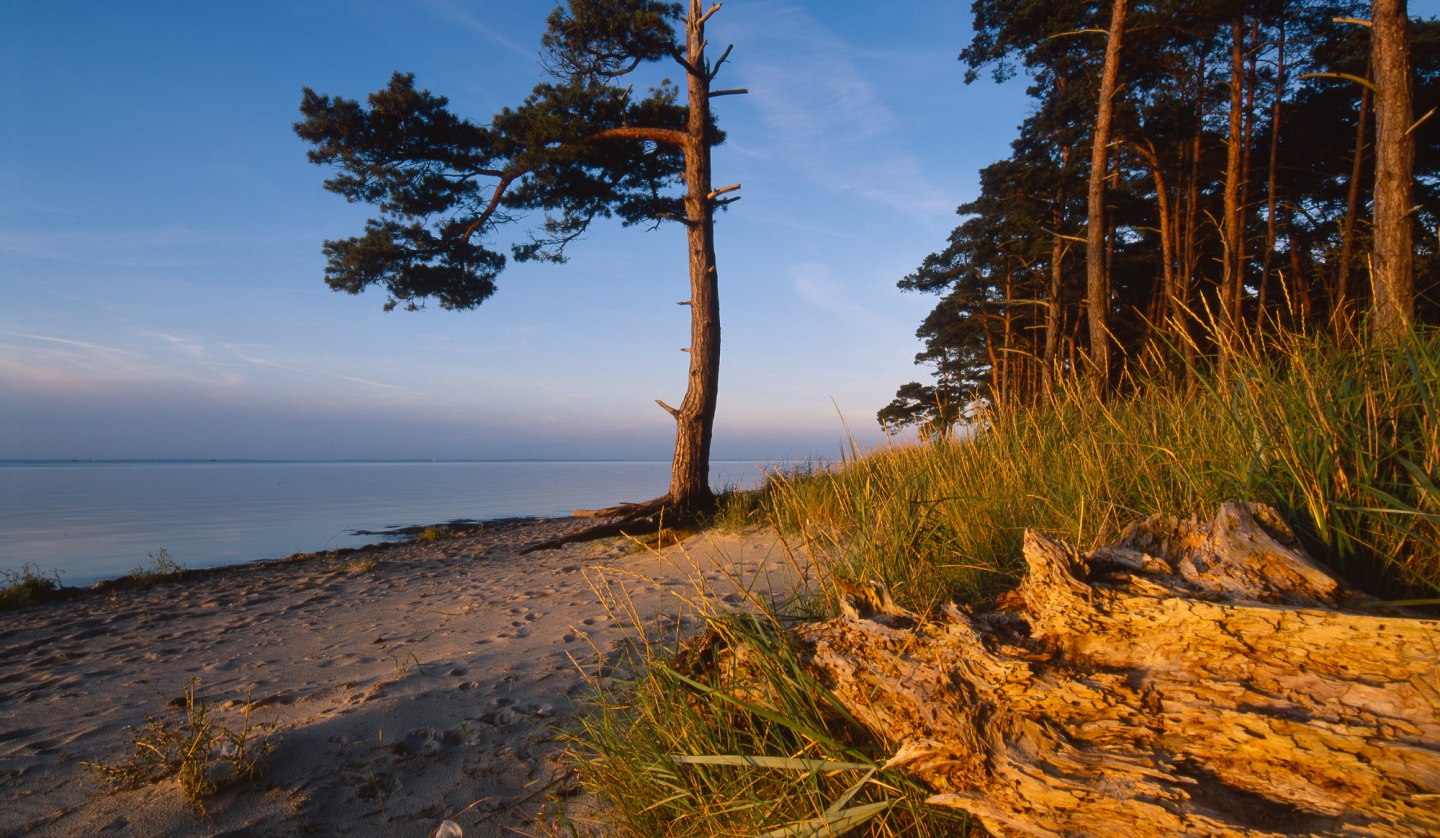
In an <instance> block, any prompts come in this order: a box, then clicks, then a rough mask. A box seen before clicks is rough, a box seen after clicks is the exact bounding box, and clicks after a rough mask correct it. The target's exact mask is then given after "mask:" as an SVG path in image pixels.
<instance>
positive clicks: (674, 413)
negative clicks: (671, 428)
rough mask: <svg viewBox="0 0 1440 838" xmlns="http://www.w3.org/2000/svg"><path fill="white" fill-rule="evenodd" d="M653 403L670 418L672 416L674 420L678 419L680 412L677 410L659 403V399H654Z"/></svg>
mask: <svg viewBox="0 0 1440 838" xmlns="http://www.w3.org/2000/svg"><path fill="white" fill-rule="evenodd" d="M655 403H656V404H658V405H660V408H661V409H662V410H664V411H665V412H666V413H668V414H670V415H671V416H674V417H675V418H676V419H679V418H680V411H678V410H676V409H675V408H673V407H671V406H670V405H668V404H666V403H664V402H662V401H660V400H659V399H656V400H655Z"/></svg>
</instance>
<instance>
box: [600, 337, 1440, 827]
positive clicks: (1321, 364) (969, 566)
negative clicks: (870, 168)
mask: <svg viewBox="0 0 1440 838" xmlns="http://www.w3.org/2000/svg"><path fill="white" fill-rule="evenodd" d="M1132 384H1133V386H1132V388H1131V394H1130V395H1129V396H1128V397H1125V398H1117V399H1114V400H1112V401H1111V402H1109V403H1100V402H1097V401H1095V400H1094V399H1092V398H1090V397H1089V394H1088V391H1087V390H1085V389H1084V388H1083V387H1081V386H1076V387H1073V388H1071V389H1066V390H1064V391H1063V392H1060V393H1059V394H1058V395H1057V396H1056V397H1055V398H1054V399H1052V400H1050V401H1049V402H1047V403H1045V404H1042V405H1040V406H1036V407H1029V408H1024V409H1013V410H1001V411H992V412H990V413H987V414H985V415H984V416H983V417H981V418H980V420H979V421H978V422H977V423H976V424H975V425H974V426H973V428H972V429H971V431H970V432H969V433H968V434H958V435H956V436H954V437H951V438H934V439H931V440H928V441H921V442H914V443H908V444H896V445H894V446H891V447H888V448H884V449H882V450H879V451H877V452H875V453H872V454H870V455H867V456H863V457H859V456H857V457H854V458H851V459H850V460H849V461H847V462H845V463H843V464H841V465H840V466H839V467H835V468H808V469H803V470H800V471H799V472H795V473H788V474H777V475H774V476H773V477H772V479H771V480H770V481H769V482H768V483H767V485H766V486H765V487H763V488H762V489H760V490H758V491H756V492H752V493H730V494H728V495H727V496H726V497H725V499H724V503H723V504H722V506H721V510H720V512H719V513H718V515H717V522H719V523H720V524H722V525H724V526H743V525H745V524H748V523H756V522H766V523H768V524H769V525H771V526H775V527H778V528H780V529H781V530H782V531H784V532H786V533H787V534H789V535H790V536H791V537H792V538H794V539H795V540H796V541H797V542H798V543H800V544H803V545H804V546H805V547H806V549H807V550H808V551H809V552H810V554H811V555H813V556H814V557H815V558H816V559H817V560H818V561H819V563H820V564H821V566H822V567H823V569H824V571H825V572H824V573H823V574H822V577H823V579H824V580H825V582H824V584H822V586H821V590H820V592H819V596H817V597H815V598H813V599H812V600H810V601H808V602H805V603H802V604H801V605H800V606H798V607H794V608H792V611H791V612H789V613H783V614H761V615H759V616H756V617H737V616H734V615H729V614H713V615H711V619H710V620H709V621H708V626H709V627H708V629H707V633H706V635H705V636H704V639H703V640H698V641H694V643H696V644H699V645H698V646H696V645H691V646H688V647H687V648H686V649H685V650H683V651H682V652H681V653H680V654H679V655H678V656H677V655H675V654H674V649H673V648H671V649H666V648H663V646H661V645H655V646H652V647H651V648H650V649H649V650H648V652H647V653H646V654H647V657H646V658H645V659H644V660H641V661H638V662H637V666H636V672H637V673H638V674H637V675H635V676H634V677H633V678H631V679H629V680H628V681H626V682H625V683H623V684H619V685H617V684H614V683H610V684H606V683H603V682H597V683H596V684H595V703H594V707H593V712H591V713H590V715H589V716H588V717H587V718H586V719H585V721H584V722H583V727H582V728H581V729H580V730H579V732H578V734H577V740H578V742H579V744H580V745H581V746H582V749H584V750H586V751H587V756H586V757H585V758H584V760H583V763H582V772H583V773H584V775H585V777H586V782H587V783H588V785H589V787H590V788H591V789H592V790H593V791H595V792H596V793H597V794H599V795H600V796H601V797H603V798H605V799H606V800H608V801H610V802H611V804H612V805H613V807H614V809H613V811H612V812H611V813H610V816H612V817H615V818H618V819H619V820H620V821H621V822H622V823H623V824H624V826H625V828H626V829H628V831H630V832H631V833H633V834H637V835H638V834H658V833H657V832H656V830H661V831H663V832H664V833H666V834H693V835H700V834H716V833H723V834H736V833H742V832H743V833H750V834H759V833H765V834H772V835H782V834H785V835H791V834H811V832H810V831H811V830H813V829H815V828H818V827H817V824H819V823H820V822H827V823H831V826H830V828H832V829H834V828H836V826H835V819H836V818H837V817H838V816H839V814H840V813H842V812H845V813H849V815H850V816H855V815H857V814H859V815H864V816H865V818H866V819H867V820H866V821H865V823H864V824H863V825H864V827H865V829H866V830H868V833H869V834H874V835H887V834H926V833H927V832H928V833H933V834H949V833H953V832H954V831H956V829H957V824H956V822H954V821H941V820H936V819H937V818H939V817H940V816H939V815H938V814H936V813H933V812H930V811H928V810H927V809H926V808H925V807H924V806H923V805H921V801H923V799H924V797H925V794H926V793H925V792H924V791H923V790H920V789H915V788H913V787H910V786H907V785H906V783H905V781H904V779H903V778H898V777H893V776H890V775H889V774H887V773H886V772H884V771H881V770H880V769H879V768H878V764H879V763H881V762H883V760H884V758H885V757H886V756H887V755H888V754H889V753H890V752H892V750H893V748H894V747H895V745H896V743H893V742H875V741H872V739H871V738H869V736H868V734H865V733H863V732H862V731H860V730H859V728H858V726H857V725H854V724H853V723H851V722H850V721H849V720H848V718H847V717H846V715H845V713H844V712H843V711H842V710H840V709H839V705H838V703H836V702H835V701H833V700H832V699H831V698H830V697H829V694H828V691H827V690H826V689H825V686H824V685H823V684H820V683H817V682H816V681H815V680H814V678H813V677H811V676H810V675H809V674H808V673H807V672H806V671H805V669H804V667H802V666H801V665H800V664H799V661H798V659H797V656H796V650H795V649H793V648H792V647H791V645H790V642H789V641H788V640H787V639H786V636H785V634H784V632H783V631H781V629H782V628H783V627H784V626H786V625H787V624H790V623H792V622H793V621H794V620H795V619H799V618H801V617H803V616H805V613H806V612H808V613H810V614H820V615H829V614H832V613H834V610H833V609H834V595H833V591H834V588H835V586H836V585H837V584H839V583H837V582H836V580H862V579H874V580H880V581H883V582H884V583H885V584H886V585H887V586H888V587H889V589H890V590H891V591H892V592H894V595H895V598H896V600H897V601H898V602H899V603H900V604H902V605H903V606H905V607H907V608H910V609H912V610H917V611H924V610H926V609H929V608H932V607H934V606H935V605H937V604H939V603H940V602H942V601H944V600H957V601H960V602H969V603H978V602H981V601H983V600H985V599H986V598H988V597H990V596H992V595H993V594H994V593H996V592H998V591H1000V590H1002V589H1004V588H1006V587H1008V586H1010V585H1013V584H1014V582H1015V581H1016V580H1017V578H1018V577H1017V574H1018V571H1019V568H1018V562H1019V557H1020V550H1019V547H1020V541H1021V537H1022V534H1023V532H1024V530H1025V529H1026V528H1036V529H1039V530H1041V531H1043V532H1045V533H1047V534H1050V535H1052V536H1057V537H1060V538H1062V539H1064V540H1066V541H1069V542H1071V543H1072V544H1075V545H1077V546H1079V547H1082V548H1088V547H1093V546H1095V545H1098V544H1100V543H1102V542H1105V541H1107V540H1110V539H1114V538H1115V537H1116V536H1118V535H1119V534H1120V532H1121V531H1122V530H1123V529H1124V528H1125V527H1127V526H1128V525H1130V524H1131V523H1134V522H1135V521H1137V520H1139V519H1141V518H1143V517H1145V516H1148V515H1150V514H1153V513H1157V512H1165V513H1170V514H1176V515H1189V514H1207V515H1208V514H1211V513H1213V511H1214V509H1215V507H1216V505H1217V504H1219V503H1220V502H1222V501H1229V500H1245V501H1260V502H1264V503H1268V504H1271V505H1273V506H1274V507H1276V508H1277V509H1279V510H1280V511H1281V512H1282V514H1283V515H1284V516H1285V517H1286V518H1287V519H1288V521H1289V522H1290V524H1291V525H1292V526H1293V527H1295V528H1296V529H1297V531H1299V532H1300V533H1301V534H1302V537H1303V538H1304V539H1305V540H1306V541H1307V542H1308V545H1307V546H1308V547H1309V548H1310V550H1311V552H1312V553H1313V554H1314V555H1316V556H1319V557H1323V558H1324V560H1326V561H1327V562H1328V563H1329V564H1330V565H1331V566H1332V567H1333V568H1334V569H1335V570H1336V571H1337V572H1338V573H1339V574H1340V575H1342V576H1343V577H1345V578H1346V579H1347V580H1348V581H1350V582H1351V583H1352V584H1354V585H1356V586H1358V587H1360V588H1362V589H1365V590H1367V591H1369V592H1371V593H1372V594H1375V595H1378V596H1380V597H1382V598H1385V599H1389V600H1407V601H1419V602H1431V603H1433V602H1437V601H1440V600H1437V599H1436V597H1440V484H1437V481H1440V412H1437V410H1436V408H1437V401H1440V333H1435V332H1426V333H1423V334H1420V335H1418V336H1414V337H1413V338H1412V339H1411V340H1410V341H1409V342H1407V343H1406V344H1405V345H1403V346H1401V347H1399V348H1394V349H1387V350H1381V349H1375V348H1354V347H1337V346H1336V345H1335V344H1334V343H1331V342H1328V341H1326V340H1321V339H1315V338H1310V337H1305V336H1295V335H1291V336H1287V337H1285V338H1284V339H1283V341H1272V342H1270V343H1268V344H1267V345H1265V346H1252V347H1250V348H1249V349H1248V350H1247V351H1246V352H1245V353H1243V356H1242V357H1240V358H1238V359H1236V360H1235V362H1234V363H1233V365H1232V366H1231V367H1230V369H1229V370H1227V373H1226V375H1225V376H1224V377H1223V378H1222V377H1220V376H1219V375H1218V374H1214V373H1209V372H1205V373H1196V374H1194V375H1193V376H1190V375H1186V371H1185V370H1184V369H1183V368H1181V369H1179V370H1178V371H1177V370H1167V371H1163V372H1156V373H1154V374H1153V375H1151V376H1150V377H1149V378H1147V379H1145V380H1141V381H1136V382H1132ZM862 766H863V767H862ZM862 778H863V781H862ZM881 804H883V805H881ZM866 807H868V808H866ZM847 823H848V821H847ZM805 824H809V826H804V825H805ZM802 826H804V828H802ZM767 830H773V831H771V832H768V833H767ZM786 830H789V831H786ZM837 831H838V829H837Z"/></svg>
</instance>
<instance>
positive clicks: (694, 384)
mask: <svg viewBox="0 0 1440 838" xmlns="http://www.w3.org/2000/svg"><path fill="white" fill-rule="evenodd" d="M704 17H705V10H704V7H703V6H702V5H701V2H700V0H691V2H690V14H689V18H688V20H687V22H686V26H685V45H686V60H687V61H688V63H689V65H690V66H689V68H688V70H689V71H688V73H687V76H688V79H689V84H688V87H687V93H688V95H689V106H690V113H689V121H688V123H687V124H686V128H685V131H686V135H687V136H686V143H685V185H686V191H685V217H686V226H687V230H688V239H687V241H688V244H689V250H690V347H689V353H690V375H689V380H688V384H687V386H686V389H685V398H684V400H683V401H681V402H680V408H679V409H678V410H674V411H673V414H674V416H675V459H674V461H673V463H672V465H671V470H670V493H669V495H668V496H667V501H668V505H669V506H671V507H673V508H675V509H678V510H682V511H686V512H690V511H702V510H706V509H709V508H710V507H711V506H713V505H714V503H715V495H714V493H713V492H712V491H711V489H710V440H711V437H712V435H713V432H714V427H715V402H716V396H717V394H718V391H719V385H720V286H719V281H718V280H719V278H718V275H717V273H716V266H715V199H714V197H713V196H712V195H711V191H712V187H711V178H710V137H709V128H710V78H709V73H710V67H709V65H708V64H707V62H706V59H705V21H704Z"/></svg>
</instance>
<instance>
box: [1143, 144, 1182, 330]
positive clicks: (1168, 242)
mask: <svg viewBox="0 0 1440 838" xmlns="http://www.w3.org/2000/svg"><path fill="white" fill-rule="evenodd" d="M1135 149H1136V151H1137V153H1139V155H1140V157H1141V158H1142V159H1143V160H1144V161H1145V164H1146V165H1147V166H1149V167H1150V175H1151V177H1152V178H1153V179H1154V181H1155V206H1156V212H1157V213H1158V214H1159V225H1158V226H1159V229H1160V263H1161V271H1160V276H1161V281H1160V295H1159V296H1160V299H1159V300H1157V301H1155V311H1156V319H1157V320H1163V318H1165V317H1166V316H1167V313H1169V312H1172V311H1173V310H1174V309H1173V307H1174V306H1175V304H1176V299H1177V297H1178V296H1179V293H1180V292H1179V289H1178V288H1176V279H1175V273H1176V263H1175V251H1176V237H1177V234H1178V233H1179V229H1180V225H1179V223H1178V219H1176V217H1175V207H1174V204H1173V203H1172V201H1171V198H1170V188H1169V186H1168V185H1167V184H1166V183H1165V172H1164V171H1163V170H1162V169H1161V168H1160V155H1159V154H1158V153H1157V152H1156V151H1155V144H1154V143H1152V142H1150V140H1149V139H1148V138H1147V139H1145V140H1143V144H1137V145H1136V146H1135ZM1165 325H1166V327H1167V328H1163V329H1162V330H1161V333H1162V334H1173V333H1175V332H1176V331H1177V330H1178V329H1180V328H1183V325H1182V324H1180V323H1169V324H1165Z"/></svg>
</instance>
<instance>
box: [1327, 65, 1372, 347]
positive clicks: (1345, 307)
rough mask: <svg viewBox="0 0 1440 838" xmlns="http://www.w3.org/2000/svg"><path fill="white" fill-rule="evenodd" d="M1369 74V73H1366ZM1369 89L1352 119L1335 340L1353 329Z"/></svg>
mask: <svg viewBox="0 0 1440 838" xmlns="http://www.w3.org/2000/svg"><path fill="white" fill-rule="evenodd" d="M1367 75H1368V74H1367ZM1369 118H1370V88H1368V87H1364V88H1361V89H1360V113H1359V115H1358V116H1357V117H1356V120H1355V156H1354V157H1352V158H1351V159H1350V187H1349V189H1348V191H1347V192H1346V194H1345V218H1344V220H1343V221H1341V222H1340V266H1339V270H1338V272H1337V275H1336V277H1335V293H1334V298H1333V301H1332V303H1331V308H1330V324H1331V331H1332V332H1333V333H1334V335H1335V337H1336V339H1339V338H1341V337H1343V336H1346V335H1351V334H1353V332H1354V328H1353V320H1352V315H1353V312H1352V311H1351V310H1350V271H1351V270H1352V268H1353V265H1354V262H1355V217H1356V216H1357V215H1359V213H1360V179H1361V177H1363V173H1364V171H1365V137H1366V135H1367V133H1368V131H1369V127H1370V126H1369Z"/></svg>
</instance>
